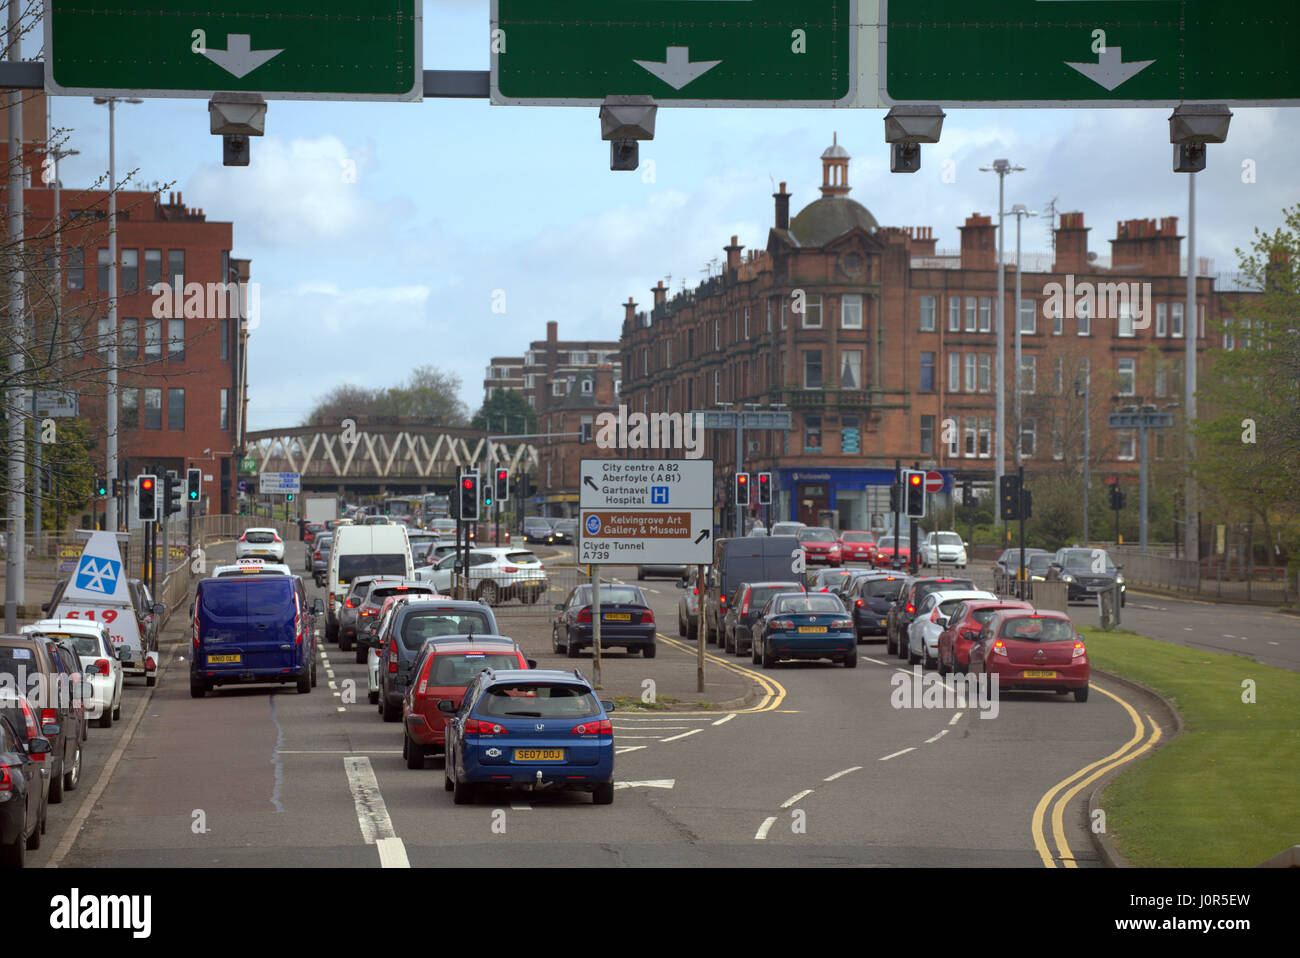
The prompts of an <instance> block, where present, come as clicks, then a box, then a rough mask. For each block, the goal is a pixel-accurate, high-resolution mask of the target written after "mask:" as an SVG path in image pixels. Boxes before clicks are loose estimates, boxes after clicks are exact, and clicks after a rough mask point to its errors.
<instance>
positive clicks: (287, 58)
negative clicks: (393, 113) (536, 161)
mask: <svg viewBox="0 0 1300 958" xmlns="http://www.w3.org/2000/svg"><path fill="white" fill-rule="evenodd" d="M422 17H423V3H422V0H223V2H221V3H213V2H212V0H149V2H142V0H118V2H116V3H112V4H107V3H106V4H93V3H85V2H84V0H45V53H46V58H45V63H46V68H45V88H46V90H47V91H48V92H50V93H56V94H75V95H81V96H114V95H123V94H127V93H131V94H137V95H140V96H153V97H203V98H207V97H210V96H211V95H212V94H213V93H215V92H217V91H223V92H224V91H232V92H244V93H260V94H262V95H263V96H264V97H267V98H268V99H281V100H419V99H421V97H422V96H423V93H424V66H423V62H422V50H423V47H422V39H421V27H422Z"/></svg>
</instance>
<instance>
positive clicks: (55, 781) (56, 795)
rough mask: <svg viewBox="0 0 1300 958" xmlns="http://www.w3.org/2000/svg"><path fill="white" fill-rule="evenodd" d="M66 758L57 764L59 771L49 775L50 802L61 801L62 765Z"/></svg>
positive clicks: (56, 802)
mask: <svg viewBox="0 0 1300 958" xmlns="http://www.w3.org/2000/svg"><path fill="white" fill-rule="evenodd" d="M67 764H68V763H67V760H66V759H65V760H64V761H63V762H61V763H60V764H59V773H58V774H57V775H53V774H51V775H50V804H51V805H58V804H59V803H60V802H62V801H63V766H65V765H67Z"/></svg>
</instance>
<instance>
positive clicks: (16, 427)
mask: <svg viewBox="0 0 1300 958" xmlns="http://www.w3.org/2000/svg"><path fill="white" fill-rule="evenodd" d="M19 18H20V13H19V10H18V4H16V3H10V4H9V13H8V26H9V62H10V63H14V64H16V63H18V61H20V60H21V59H22V58H23V56H22V31H21V30H20V29H19ZM25 173H26V170H25V168H24V158H23V91H22V90H12V91H10V93H9V196H8V206H9V209H8V210H7V216H6V219H7V221H8V223H7V226H8V239H9V277H8V279H9V309H8V316H7V317H6V318H7V319H8V322H9V331H8V332H9V337H10V341H11V342H12V344H13V345H12V348H11V349H10V351H9V364H8V365H9V381H10V382H12V383H14V386H13V387H11V388H9V389H8V390H6V396H5V415H6V417H7V418H8V420H9V456H8V460H9V461H8V472H7V474H6V477H5V483H6V485H7V487H8V490H7V491H8V493H9V495H8V497H7V498H8V503H7V513H8V515H7V521H6V523H5V534H6V536H7V539H6V540H5V542H6V545H7V547H8V554H7V556H6V559H5V631H6V632H10V633H13V632H17V631H18V606H19V605H21V604H22V603H23V599H24V596H23V582H24V579H25V578H26V561H27V560H26V557H27V553H26V551H25V549H24V548H23V546H24V545H25V544H26V541H27V536H26V522H27V494H26V483H27V475H26V469H27V466H26V463H25V462H24V458H23V457H24V454H25V453H26V451H27V423H26V421H25V417H24V415H23V410H22V399H21V398H20V396H21V388H20V386H21V383H22V380H23V378H24V374H25V371H26V365H27V364H26V362H25V361H24V357H23V354H24V351H25V345H26V338H27V317H26V315H25V314H24V312H23V280H24V276H23V205H24V200H23V188H24V181H25V179H26V177H25ZM32 385H33V387H34V386H35V383H33V384H32ZM39 494H40V490H39V488H38V489H37V495H39Z"/></svg>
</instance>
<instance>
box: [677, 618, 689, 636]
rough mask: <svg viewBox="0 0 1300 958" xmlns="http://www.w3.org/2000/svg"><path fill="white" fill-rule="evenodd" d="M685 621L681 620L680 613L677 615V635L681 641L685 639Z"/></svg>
mask: <svg viewBox="0 0 1300 958" xmlns="http://www.w3.org/2000/svg"><path fill="white" fill-rule="evenodd" d="M686 632H687V628H686V620H685V619H684V618H682V614H681V612H678V613H677V634H678V635H679V636H681V637H682V638H683V639H684V638H686Z"/></svg>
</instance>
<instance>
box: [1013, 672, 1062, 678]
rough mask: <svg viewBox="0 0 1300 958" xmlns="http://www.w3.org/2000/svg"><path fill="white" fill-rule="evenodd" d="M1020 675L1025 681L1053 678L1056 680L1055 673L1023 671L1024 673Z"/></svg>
mask: <svg viewBox="0 0 1300 958" xmlns="http://www.w3.org/2000/svg"><path fill="white" fill-rule="evenodd" d="M1020 674H1021V675H1022V676H1024V677H1025V678H1027V679H1054V678H1056V673H1055V672H1042V671H1038V672H1035V671H1032V670H1026V671H1024V672H1021V673H1020Z"/></svg>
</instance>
